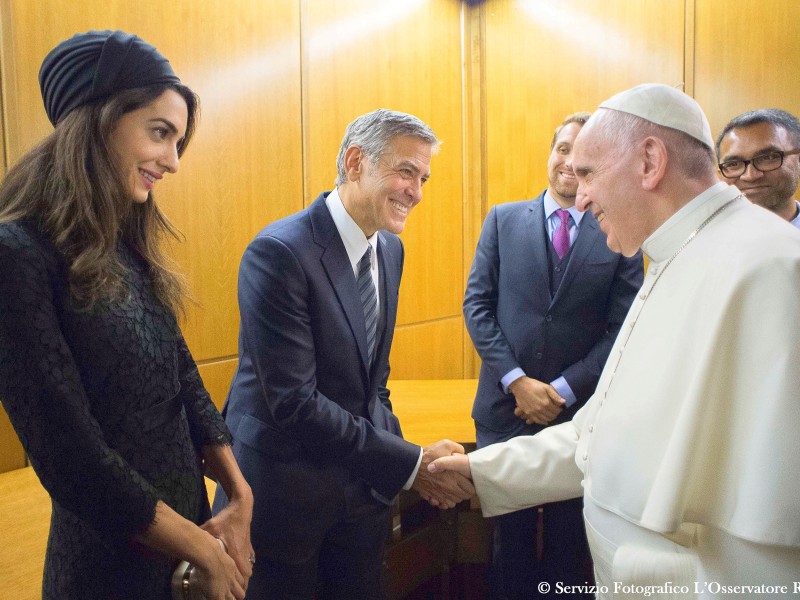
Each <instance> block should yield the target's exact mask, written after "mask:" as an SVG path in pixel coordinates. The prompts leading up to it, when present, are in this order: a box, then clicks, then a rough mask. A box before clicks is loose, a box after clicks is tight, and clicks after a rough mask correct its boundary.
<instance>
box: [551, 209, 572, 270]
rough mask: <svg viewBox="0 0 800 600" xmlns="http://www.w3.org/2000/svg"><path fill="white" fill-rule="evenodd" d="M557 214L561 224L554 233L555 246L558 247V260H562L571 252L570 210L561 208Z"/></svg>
mask: <svg viewBox="0 0 800 600" xmlns="http://www.w3.org/2000/svg"><path fill="white" fill-rule="evenodd" d="M556 214H557V215H558V218H559V219H561V224H560V225H559V226H558V229H556V232H555V234H553V247H554V248H555V249H556V254H558V260H561V259H562V258H564V257H565V256H566V255H567V252H569V211H568V210H565V209H563V208H559V209H558V210H557V211H556Z"/></svg>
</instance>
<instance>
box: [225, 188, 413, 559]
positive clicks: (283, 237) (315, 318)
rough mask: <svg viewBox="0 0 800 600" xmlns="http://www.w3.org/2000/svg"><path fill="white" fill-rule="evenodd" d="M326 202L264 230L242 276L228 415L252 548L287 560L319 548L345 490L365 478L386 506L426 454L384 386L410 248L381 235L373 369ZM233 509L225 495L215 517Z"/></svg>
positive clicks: (354, 290)
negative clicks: (245, 491) (248, 498)
mask: <svg viewBox="0 0 800 600" xmlns="http://www.w3.org/2000/svg"><path fill="white" fill-rule="evenodd" d="M326 195H327V194H322V195H320V196H319V197H318V198H317V199H316V200H315V201H314V203H313V204H312V205H311V206H309V207H308V208H307V209H306V210H303V211H301V212H299V213H297V214H294V215H291V216H289V217H287V218H285V219H281V220H279V221H276V222H275V223H272V224H271V225H269V226H268V227H266V228H265V229H264V230H263V231H261V232H260V233H259V234H258V235H257V236H256V238H255V239H254V240H253V241H252V242H251V243H250V245H249V246H248V247H247V249H246V251H245V253H244V256H243V258H242V262H241V266H240V271H239V309H240V313H241V328H240V334H239V366H238V369H237V371H236V374H235V375H234V378H233V383H232V384H231V388H230V391H229V393H228V398H227V400H226V403H225V407H224V409H223V415H224V416H225V420H226V422H227V424H228V426H229V428H230V430H231V433H232V434H233V437H234V454H235V455H236V458H237V460H238V462H239V464H240V466H241V468H242V471H243V473H244V474H245V477H246V478H247V479H248V481H249V483H250V485H251V487H252V488H253V493H254V496H255V504H256V506H255V507H254V515H253V524H252V531H253V537H254V545H255V543H256V542H255V540H256V539H258V538H259V537H260V535H261V534H263V535H265V536H267V537H268V544H265V546H266V547H264V548H262V549H261V550H262V551H267V552H268V553H269V554H271V555H273V556H274V557H275V558H278V559H288V560H294V559H297V560H299V559H301V558H307V557H308V556H309V555H310V553H312V552H313V549H314V547H315V542H316V541H317V540H318V539H319V536H320V535H321V530H322V529H324V528H325V527H327V526H329V525H330V522H331V519H334V518H335V516H334V515H332V514H331V511H332V510H333V506H334V505H335V504H336V503H335V502H334V501H332V500H333V499H335V498H337V497H340V495H341V493H342V489H343V486H344V485H346V484H348V483H349V482H352V481H353V479H360V480H363V481H364V482H365V483H366V484H367V486H369V488H371V490H372V492H373V495H374V497H375V498H377V499H378V500H381V501H383V502H385V503H388V502H389V499H391V498H393V497H394V496H395V495H396V494H397V493H398V492H399V490H400V489H401V487H402V486H403V484H404V483H405V482H406V480H407V479H408V477H409V476H410V475H411V473H412V471H413V469H414V467H415V466H416V463H417V459H418V457H419V447H418V446H415V445H413V444H410V443H409V442H406V441H404V440H403V439H402V436H401V433H400V426H399V423H398V420H397V418H396V417H395V416H394V414H393V413H392V411H391V403H390V401H389V390H388V389H387V388H386V382H387V379H388V377H389V350H390V347H391V343H392V335H393V331H394V325H395V317H396V312H397V296H398V288H399V286H400V276H401V274H402V269H403V247H402V243H401V241H400V239H399V238H398V237H397V236H396V235H393V234H390V233H387V232H384V231H381V232H380V233H379V241H378V260H379V273H380V286H379V287H380V306H381V319H380V322H379V327H380V325H381V324H383V327H382V328H380V329H379V330H378V335H379V338H378V341H377V344H378V345H377V348H376V358H375V361H374V362H373V365H372V367H371V368H370V367H369V365H368V364H367V342H366V327H365V324H364V314H363V311H362V308H361V301H360V298H359V295H358V290H357V286H356V279H355V276H354V275H353V269H352V267H351V265H350V261H349V259H348V257H347V252H346V250H345V247H344V244H343V242H342V239H341V237H340V236H339V232H338V230H337V229H336V226H335V224H334V222H333V219H332V218H331V215H330V211H329V210H328V207H327V206H326V204H325V196H326ZM224 502H225V498H224V494H221V492H218V496H217V499H216V502H215V511H216V510H219V509H220V508H221V507H222V506H223V505H224Z"/></svg>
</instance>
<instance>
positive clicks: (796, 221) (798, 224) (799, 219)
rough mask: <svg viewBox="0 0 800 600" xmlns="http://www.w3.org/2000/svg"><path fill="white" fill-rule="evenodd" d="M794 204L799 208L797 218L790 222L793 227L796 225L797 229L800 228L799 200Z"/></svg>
mask: <svg viewBox="0 0 800 600" xmlns="http://www.w3.org/2000/svg"><path fill="white" fill-rule="evenodd" d="M794 203H795V205H796V206H797V215H796V216H795V218H794V219H792V220H791V221H789V223H791V224H792V225H794V226H795V227H800V202H798V201H797V200H795V201H794Z"/></svg>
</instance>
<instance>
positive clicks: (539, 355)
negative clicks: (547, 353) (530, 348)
mask: <svg viewBox="0 0 800 600" xmlns="http://www.w3.org/2000/svg"><path fill="white" fill-rule="evenodd" d="M541 358H542V353H541V352H537V353H536V360H541Z"/></svg>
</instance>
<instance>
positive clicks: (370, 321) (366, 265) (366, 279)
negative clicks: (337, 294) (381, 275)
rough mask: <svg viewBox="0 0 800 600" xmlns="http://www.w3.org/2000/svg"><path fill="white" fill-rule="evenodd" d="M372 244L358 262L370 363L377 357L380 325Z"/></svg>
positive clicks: (359, 293) (360, 294)
mask: <svg viewBox="0 0 800 600" xmlns="http://www.w3.org/2000/svg"><path fill="white" fill-rule="evenodd" d="M371 258H372V246H369V247H368V248H367V251H366V252H364V256H362V257H361V260H360V261H359V263H358V295H359V296H360V297H361V306H362V308H363V309H364V322H365V323H366V325H367V350H368V351H369V363H370V364H372V361H373V360H374V359H375V334H376V330H377V325H378V297H377V296H376V294H375V282H374V281H373V280H372V270H371V266H372V263H371Z"/></svg>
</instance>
